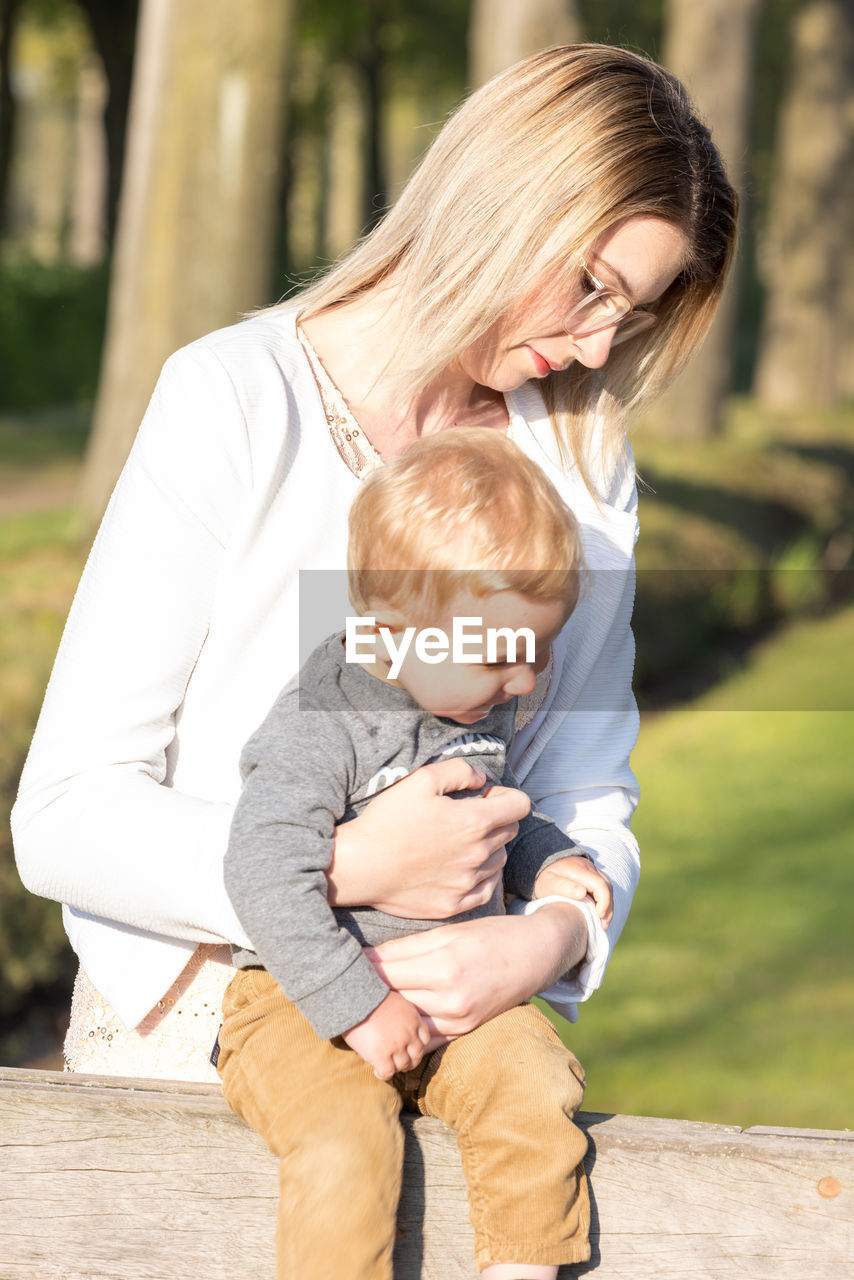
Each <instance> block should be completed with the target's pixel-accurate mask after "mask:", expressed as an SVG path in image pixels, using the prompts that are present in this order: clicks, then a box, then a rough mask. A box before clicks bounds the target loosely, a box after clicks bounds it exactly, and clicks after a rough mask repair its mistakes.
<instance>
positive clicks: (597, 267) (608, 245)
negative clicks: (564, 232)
mask: <svg viewBox="0 0 854 1280" xmlns="http://www.w3.org/2000/svg"><path fill="white" fill-rule="evenodd" d="M686 247H687V246H686V243H685V237H684V235H683V233H682V232H681V231H680V230H679V229H678V228H677V227H675V226H674V225H673V224H672V223H670V222H665V221H664V220H663V219H661V218H644V217H635V218H627V219H626V220H625V221H624V222H620V223H617V225H616V226H615V227H614V228H613V229H612V230H611V231H608V232H606V234H605V235H603V236H602V237H601V238H600V239H599V240H598V241H597V243H596V246H595V248H594V250H593V252H592V253H591V254H590V256H589V258H588V259H587V265H588V267H589V268H590V270H591V271H592V272H593V274H594V275H595V276H597V277H598V278H599V279H600V280H601V281H602V282H603V284H607V285H610V286H612V287H613V288H614V289H616V290H617V291H618V292H619V293H623V294H625V295H626V297H628V298H629V299H630V300H631V302H632V304H633V305H634V306H636V307H639V306H646V305H648V304H649V303H651V302H655V301H656V300H657V299H658V298H660V297H661V295H662V294H663V293H664V292H665V291H666V290H667V289H668V288H669V287H670V285H671V284H672V283H673V281H674V280H675V279H676V277H677V275H678V274H679V272H680V270H681V269H682V264H683V262H684V259H685V251H686ZM582 288H583V286H582V285H581V283H580V282H579V290H578V292H577V294H572V293H567V292H565V291H564V290H560V291H558V290H557V289H556V288H554V287H552V288H550V289H549V290H543V291H542V292H540V293H533V294H532V295H531V296H530V297H529V298H528V299H527V300H526V301H525V302H524V303H523V304H522V305H521V306H519V307H518V308H517V309H516V310H514V311H513V312H511V313H510V315H508V316H507V317H506V318H505V319H503V320H501V321H499V322H498V323H497V324H494V325H493V326H492V328H491V329H489V330H488V331H487V333H486V334H484V336H483V338H481V339H480V340H479V341H478V342H476V343H473V344H472V346H470V347H467V348H466V350H465V351H464V352H463V353H462V355H461V356H460V358H459V361H458V367H459V368H460V369H461V371H463V372H464V373H466V374H467V375H468V376H469V377H471V378H473V379H474V381H475V382H477V383H479V384H480V385H481V386H485V387H491V388H492V390H494V391H513V390H515V388H517V387H520V386H521V385H522V384H523V383H524V382H527V381H528V380H529V379H530V378H546V377H548V375H549V374H550V373H552V372H554V371H555V370H559V369H566V368H567V367H568V366H569V365H571V364H573V363H575V362H577V363H578V364H583V365H586V366H587V368H588V369H598V368H600V367H601V366H602V365H603V364H604V363H605V361H606V360H607V359H608V355H609V353H610V350H611V344H612V342H613V340H614V334H615V332H616V329H615V328H611V329H602V330H600V331H599V333H592V334H589V335H588V336H587V337H586V338H573V337H571V336H570V335H569V334H568V333H567V332H566V330H565V329H564V327H563V322H564V320H565V319H566V317H567V315H568V314H569V312H570V311H571V310H572V308H573V306H575V305H576V303H578V302H580V301H581V299H582V298H583V296H584V294H583V292H582Z"/></svg>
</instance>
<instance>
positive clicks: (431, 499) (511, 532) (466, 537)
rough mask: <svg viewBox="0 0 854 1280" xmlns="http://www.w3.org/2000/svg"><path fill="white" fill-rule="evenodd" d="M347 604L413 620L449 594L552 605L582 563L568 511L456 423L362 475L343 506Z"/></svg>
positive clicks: (538, 475) (495, 442)
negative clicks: (502, 594) (515, 597)
mask: <svg viewBox="0 0 854 1280" xmlns="http://www.w3.org/2000/svg"><path fill="white" fill-rule="evenodd" d="M349 531H350V540H349V545H348V552H347V562H348V570H349V586H350V599H351V601H352V603H353V605H354V607H355V608H356V609H358V610H359V611H360V612H362V613H365V612H367V611H368V609H369V606H371V605H374V606H375V605H376V604H378V603H380V602H381V603H382V604H384V605H388V606H391V607H392V608H398V609H401V610H402V611H404V612H406V613H408V614H412V613H413V612H414V613H416V614H419V615H420V614H423V613H425V612H427V613H429V612H430V611H431V610H432V611H434V612H435V610H437V609H440V608H442V607H443V606H444V605H446V604H447V603H448V602H449V600H451V599H452V597H453V596H454V595H456V594H457V592H459V591H461V590H467V591H470V592H471V593H472V594H473V595H475V596H486V595H492V594H493V593H494V592H497V591H516V592H518V593H519V594H520V595H523V596H527V597H529V598H530V599H534V600H558V599H559V600H562V601H563V602H564V604H565V610H566V611H565V614H564V616H565V617H569V615H570V613H571V612H572V610H573V609H574V607H575V604H576V601H577V599H578V591H579V577H580V573H581V570H582V566H583V557H582V551H581V538H580V534H579V528H578V522H577V521H576V519H575V516H574V515H573V514H572V512H571V511H570V510H569V508H568V507H567V506H566V504H565V503H564V502H563V500H562V498H561V497H560V494H559V493H558V492H557V490H556V489H555V487H554V485H553V484H552V483H551V481H550V480H549V479H548V478H547V477H546V475H545V473H544V472H543V470H542V468H541V467H539V466H538V465H537V464H536V463H535V462H532V461H531V459H530V458H528V457H526V455H525V454H524V453H522V451H521V449H519V448H518V447H517V446H516V445H515V444H513V443H512V441H511V440H509V439H507V437H506V436H505V435H504V434H503V433H502V432H500V431H490V430H487V429H484V428H482V427H481V428H477V427H458V428H454V429H453V430H449V431H444V432H440V433H439V434H437V435H434V436H429V437H427V438H425V439H421V440H418V441H416V442H415V443H414V444H412V445H410V446H409V448H407V449H405V450H404V452H403V453H401V454H399V455H398V456H397V457H395V458H392V459H391V460H390V461H389V462H387V463H386V464H385V465H384V466H382V467H380V468H378V469H377V470H376V471H374V472H372V473H371V474H370V475H369V476H368V478H367V480H365V482H364V483H363V485H362V486H361V488H360V490H359V492H358V493H357V495H356V498H355V500H354V502H353V505H352V507H351V508H350V524H349Z"/></svg>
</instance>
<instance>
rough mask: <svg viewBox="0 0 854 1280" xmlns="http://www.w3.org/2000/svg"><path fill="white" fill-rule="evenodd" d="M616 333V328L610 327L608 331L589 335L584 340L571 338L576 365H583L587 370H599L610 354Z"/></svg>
mask: <svg viewBox="0 0 854 1280" xmlns="http://www.w3.org/2000/svg"><path fill="white" fill-rule="evenodd" d="M616 332H617V330H616V326H613V325H612V326H611V328H610V329H600V330H599V332H598V333H589V334H588V335H587V336H586V337H585V338H573V339H572V345H573V346H574V347H575V351H576V356H575V358H576V360H577V361H578V363H579V364H583V365H585V366H586V368H588V369H601V368H602V365H603V364H604V363H605V361H606V360H607V359H608V356H609V355H610V354H611V345H612V343H613V341H614V334H615V333H616Z"/></svg>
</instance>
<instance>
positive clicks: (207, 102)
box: [82, 0, 288, 521]
mask: <svg viewBox="0 0 854 1280" xmlns="http://www.w3.org/2000/svg"><path fill="white" fill-rule="evenodd" d="M287 30H288V5H287V4H286V3H277V4H270V3H269V0H242V3H241V4H239V5H236V4H234V3H233V0H182V2H181V4H173V3H171V0H143V6H142V11H141V21H140V30H139V39H138V52H137V59H136V64H135V70H134V82H133V90H132V95H131V112H130V124H129V137H128V150H127V160H126V165H125V174H124V180H123V184H122V195H121V203H120V211H119V227H118V233H117V242H116V253H115V259H114V267H113V280H112V287H111V293H110V312H109V318H108V328H107V340H106V346H105V354H104V361H103V366H102V370H101V382H100V386H99V390H98V400H97V405H96V411H95V421H94V424H93V430H92V437H91V440H90V447H89V452H88V456H87V460H86V466H85V471H84V481H83V494H82V500H83V507H84V513H85V515H86V517H87V518H88V519H91V520H93V521H94V520H95V519H97V518H98V516H99V515H100V513H101V511H102V509H103V507H104V505H105V502H106V498H107V496H108V494H109V492H110V490H111V488H112V486H113V484H114V482H115V479H116V477H117V475H118V472H119V470H120V468H121V466H122V464H123V462H124V459H125V457H126V455H127V452H128V449H129V447H130V444H131V442H132V440H133V436H134V434H135V432H136V429H137V426H138V425H139V420H140V418H141V416H142V413H143V411H144V409H145V406H146V403H147V401H148V398H149V396H150V394H151V391H152V388H153V386H154V383H155V381H156V378H157V374H158V371H159V369H160V367H161V365H162V363H163V360H164V359H165V358H166V356H167V355H169V353H170V352H171V351H173V350H174V349H175V348H176V347H179V346H181V345H183V344H184V343H187V342H190V341H192V340H193V339H194V338H197V337H199V336H201V335H202V334H203V333H205V332H207V331H208V330H210V329H213V328H216V327H217V326H219V325H226V324H230V323H232V322H233V321H235V320H237V319H238V318H239V316H240V313H241V312H242V311H244V310H246V309H248V308H251V307H254V306H258V305H259V304H262V303H264V302H266V301H267V299H268V287H269V279H268V276H269V272H270V257H271V246H272V241H273V218H274V212H275V205H276V195H277V182H278V173H279V166H280V163H281V158H280V138H281V132H282V130H281V126H282V117H283V100H284V93H283V89H284V81H285V75H284V67H285V53H286V46H287Z"/></svg>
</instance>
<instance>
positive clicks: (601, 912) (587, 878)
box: [534, 856, 614, 929]
mask: <svg viewBox="0 0 854 1280" xmlns="http://www.w3.org/2000/svg"><path fill="white" fill-rule="evenodd" d="M550 894H555V895H556V896H558V897H561V898H575V899H576V900H579V899H581V898H586V897H587V895H588V894H589V895H590V897H591V898H592V899H593V901H594V903H595V904H596V914H597V915H598V917H599V919H600V920H601V921H602V927H603V929H607V928H608V925H609V924H610V923H611V920H612V918H613V915H614V895H613V891H612V888H611V881H610V880H609V879H608V877H607V876H606V875H603V874H602V872H601V871H600V870H599V869H598V868H597V867H595V866H594V865H593V863H592V862H590V861H588V859H587V858H579V857H577V856H576V857H568V858H560V859H559V860H558V861H557V862H553V863H552V864H551V865H550V866H548V867H546V869H545V871H541V872H540V874H539V875H538V876H537V879H536V883H535V884H534V896H535V897H537V898H546V897H548V896H549V895H550Z"/></svg>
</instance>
